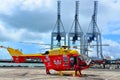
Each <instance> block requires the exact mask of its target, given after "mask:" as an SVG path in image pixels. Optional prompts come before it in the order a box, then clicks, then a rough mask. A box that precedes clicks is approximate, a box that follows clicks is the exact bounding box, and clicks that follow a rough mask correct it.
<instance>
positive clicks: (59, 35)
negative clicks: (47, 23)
mask: <svg viewBox="0 0 120 80" xmlns="http://www.w3.org/2000/svg"><path fill="white" fill-rule="evenodd" d="M60 7H61V1H57V21H56V24H55V26H54V29H53V31H52V33H51V49H53V48H54V47H55V46H56V44H57V45H58V46H61V45H66V32H65V29H64V26H63V23H62V21H61V14H60Z"/></svg>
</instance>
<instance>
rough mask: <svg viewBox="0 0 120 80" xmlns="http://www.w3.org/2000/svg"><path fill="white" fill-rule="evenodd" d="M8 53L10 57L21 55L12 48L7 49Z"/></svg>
mask: <svg viewBox="0 0 120 80" xmlns="http://www.w3.org/2000/svg"><path fill="white" fill-rule="evenodd" d="M7 50H8V52H9V53H10V55H11V56H20V55H23V54H22V52H21V51H19V50H17V49H13V48H9V47H8V48H7Z"/></svg>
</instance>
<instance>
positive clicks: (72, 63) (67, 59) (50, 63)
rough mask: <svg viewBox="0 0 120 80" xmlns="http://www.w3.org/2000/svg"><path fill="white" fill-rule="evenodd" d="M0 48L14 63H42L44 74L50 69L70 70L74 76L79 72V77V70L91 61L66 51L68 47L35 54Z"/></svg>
mask: <svg viewBox="0 0 120 80" xmlns="http://www.w3.org/2000/svg"><path fill="white" fill-rule="evenodd" d="M0 47H1V48H6V49H7V50H8V52H9V53H10V55H11V56H12V58H13V60H14V62H15V63H26V62H43V63H44V64H45V67H46V74H50V70H51V69H53V70H56V71H60V72H61V71H71V70H72V71H75V75H78V73H77V71H79V75H80V76H81V70H84V69H87V68H89V67H90V66H92V65H91V59H90V58H89V57H88V56H86V55H83V54H79V52H78V51H77V50H70V49H67V47H68V46H62V47H61V48H59V49H53V50H49V51H46V52H45V53H37V54H23V53H22V52H21V51H19V50H18V49H13V48H10V47H4V46H0Z"/></svg>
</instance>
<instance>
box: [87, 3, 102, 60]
mask: <svg viewBox="0 0 120 80" xmlns="http://www.w3.org/2000/svg"><path fill="white" fill-rule="evenodd" d="M97 5H98V1H94V12H93V15H92V20H91V22H90V25H89V27H88V31H87V33H86V35H85V48H86V49H87V50H86V49H85V50H86V54H87V55H88V47H90V45H91V44H92V45H95V46H94V47H96V53H97V54H96V57H97V58H101V59H103V54H102V39H101V32H100V30H99V28H98V26H97Z"/></svg>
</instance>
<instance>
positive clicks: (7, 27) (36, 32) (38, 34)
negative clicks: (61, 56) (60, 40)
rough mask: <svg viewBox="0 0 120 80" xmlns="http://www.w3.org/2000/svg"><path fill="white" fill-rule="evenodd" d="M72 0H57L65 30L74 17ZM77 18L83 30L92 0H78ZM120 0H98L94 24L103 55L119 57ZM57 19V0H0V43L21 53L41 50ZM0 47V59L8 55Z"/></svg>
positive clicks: (87, 23) (89, 19) (87, 20)
mask: <svg viewBox="0 0 120 80" xmlns="http://www.w3.org/2000/svg"><path fill="white" fill-rule="evenodd" d="M75 1H76V0H61V20H62V22H63V25H64V27H65V31H66V32H69V29H70V27H71V26H72V22H73V20H74V13H75ZM79 1H80V3H79V22H80V25H81V27H82V29H83V31H84V33H86V31H87V28H88V26H89V24H90V21H91V16H92V14H93V1H94V0H79ZM119 9H120V0H98V12H97V25H98V27H99V29H100V31H101V34H102V41H103V42H102V43H103V44H109V45H110V46H107V47H103V55H104V56H111V57H112V58H120V38H119V37H120V15H119V14H120V10H119ZM56 20H57V0H0V35H1V36H0V45H4V46H7V47H13V48H15V49H20V50H22V51H23V52H24V53H37V52H42V51H44V50H42V48H48V46H43V45H38V44H25V43H20V42H35V43H42V44H44V43H45V44H50V42H51V41H50V40H51V32H52V30H53V27H54V26H55V23H56ZM10 58H11V57H10V55H9V54H8V52H7V50H5V49H0V59H10Z"/></svg>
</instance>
